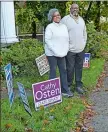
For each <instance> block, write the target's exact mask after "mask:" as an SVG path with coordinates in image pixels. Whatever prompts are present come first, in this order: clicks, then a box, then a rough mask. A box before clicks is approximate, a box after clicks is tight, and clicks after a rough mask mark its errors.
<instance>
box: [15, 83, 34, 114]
mask: <svg viewBox="0 0 108 132" xmlns="http://www.w3.org/2000/svg"><path fill="white" fill-rule="evenodd" d="M17 85H18V89H19V93H20V97H21V99H22V102H23V104H24V108H25V110H26V111H27V112H28V113H29V114H30V116H32V113H31V109H30V107H29V103H28V99H27V95H26V92H25V89H24V85H23V84H22V83H19V82H17Z"/></svg>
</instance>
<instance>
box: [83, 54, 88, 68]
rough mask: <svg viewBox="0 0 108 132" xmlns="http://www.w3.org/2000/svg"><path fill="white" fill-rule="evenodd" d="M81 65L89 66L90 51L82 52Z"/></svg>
mask: <svg viewBox="0 0 108 132" xmlns="http://www.w3.org/2000/svg"><path fill="white" fill-rule="evenodd" d="M83 67H84V68H89V67H90V53H85V54H84V61H83Z"/></svg>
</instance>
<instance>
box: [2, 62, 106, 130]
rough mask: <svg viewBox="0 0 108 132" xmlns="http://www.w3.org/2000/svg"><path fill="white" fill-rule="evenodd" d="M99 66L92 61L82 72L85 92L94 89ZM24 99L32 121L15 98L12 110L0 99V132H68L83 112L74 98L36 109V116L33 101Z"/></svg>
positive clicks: (101, 68)
mask: <svg viewBox="0 0 108 132" xmlns="http://www.w3.org/2000/svg"><path fill="white" fill-rule="evenodd" d="M103 65H104V60H103V59H92V60H91V63H90V68H89V69H84V70H83V81H84V84H85V86H86V90H88V92H89V91H90V90H92V89H93V88H94V86H95V85H96V82H97V79H98V77H99V75H100V73H101V72H102V70H103ZM44 77H45V76H44ZM29 78H30V77H29ZM33 78H35V77H33ZM33 78H32V79H33ZM37 78H39V76H37V77H36V79H37ZM23 79H24V78H23ZM32 79H31V80H32ZM27 81H28V80H26V82H27ZM28 99H29V104H30V108H31V111H32V117H30V116H29V115H28V113H27V112H26V111H25V110H24V107H23V104H22V102H21V100H19V98H15V99H14V103H13V105H12V108H10V107H9V101H8V99H1V129H2V131H8V132H13V131H16V132H19V131H22V132H23V131H26V130H28V131H30V130H31V131H32V132H51V131H52V132H61V131H62V132H66V131H67V132H70V131H71V130H74V128H75V127H76V122H78V118H79V115H80V113H81V112H82V111H83V110H84V109H85V106H84V104H83V103H84V102H83V100H81V98H79V97H78V96H77V94H75V96H74V97H73V98H63V101H62V103H60V104H56V105H54V106H51V107H49V108H46V109H44V108H43V107H40V110H39V111H37V112H36V111H35V110H34V104H33V97H29V98H28ZM10 119H11V120H10Z"/></svg>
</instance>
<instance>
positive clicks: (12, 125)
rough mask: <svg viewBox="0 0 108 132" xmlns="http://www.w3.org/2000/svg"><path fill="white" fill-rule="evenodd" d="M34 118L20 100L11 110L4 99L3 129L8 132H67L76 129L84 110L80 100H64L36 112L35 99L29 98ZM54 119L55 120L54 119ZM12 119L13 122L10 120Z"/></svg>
mask: <svg viewBox="0 0 108 132" xmlns="http://www.w3.org/2000/svg"><path fill="white" fill-rule="evenodd" d="M28 99H29V102H30V103H29V104H30V108H31V111H32V117H30V116H29V115H28V113H27V112H26V111H25V110H24V107H23V104H22V102H21V100H19V98H16V99H15V100H14V103H13V106H12V108H9V102H8V100H7V99H2V104H1V106H2V110H1V115H2V116H1V129H2V131H8V132H13V131H16V132H19V131H21V132H24V131H26V130H28V129H31V131H32V132H51V131H53V132H61V131H62V132H65V131H69V130H70V129H74V128H75V123H76V122H77V119H78V116H79V114H80V112H82V111H83V110H84V105H83V102H82V100H81V99H80V98H78V97H74V98H70V99H68V98H63V102H62V103H60V104H56V105H54V106H51V107H49V108H46V109H44V108H41V107H40V110H39V111H38V112H36V111H35V109H34V105H33V98H32V97H29V98H28ZM52 117H53V118H52ZM10 119H11V120H10Z"/></svg>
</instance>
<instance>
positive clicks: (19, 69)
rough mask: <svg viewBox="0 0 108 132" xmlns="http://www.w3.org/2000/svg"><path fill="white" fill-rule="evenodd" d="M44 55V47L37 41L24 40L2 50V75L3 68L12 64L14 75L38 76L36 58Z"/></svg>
mask: <svg viewBox="0 0 108 132" xmlns="http://www.w3.org/2000/svg"><path fill="white" fill-rule="evenodd" d="M43 53H44V48H43V45H42V43H41V42H39V41H38V40H36V39H27V40H22V41H21V42H18V43H15V44H13V45H11V46H10V47H8V48H2V49H1V55H2V73H3V67H4V66H5V65H7V64H8V63H11V64H12V71H13V75H20V76H21V75H26V76H30V75H32V76H33V75H34V74H35V75H36V73H37V74H38V72H37V68H36V62H35V58H37V57H38V56H40V55H42V54H43Z"/></svg>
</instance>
